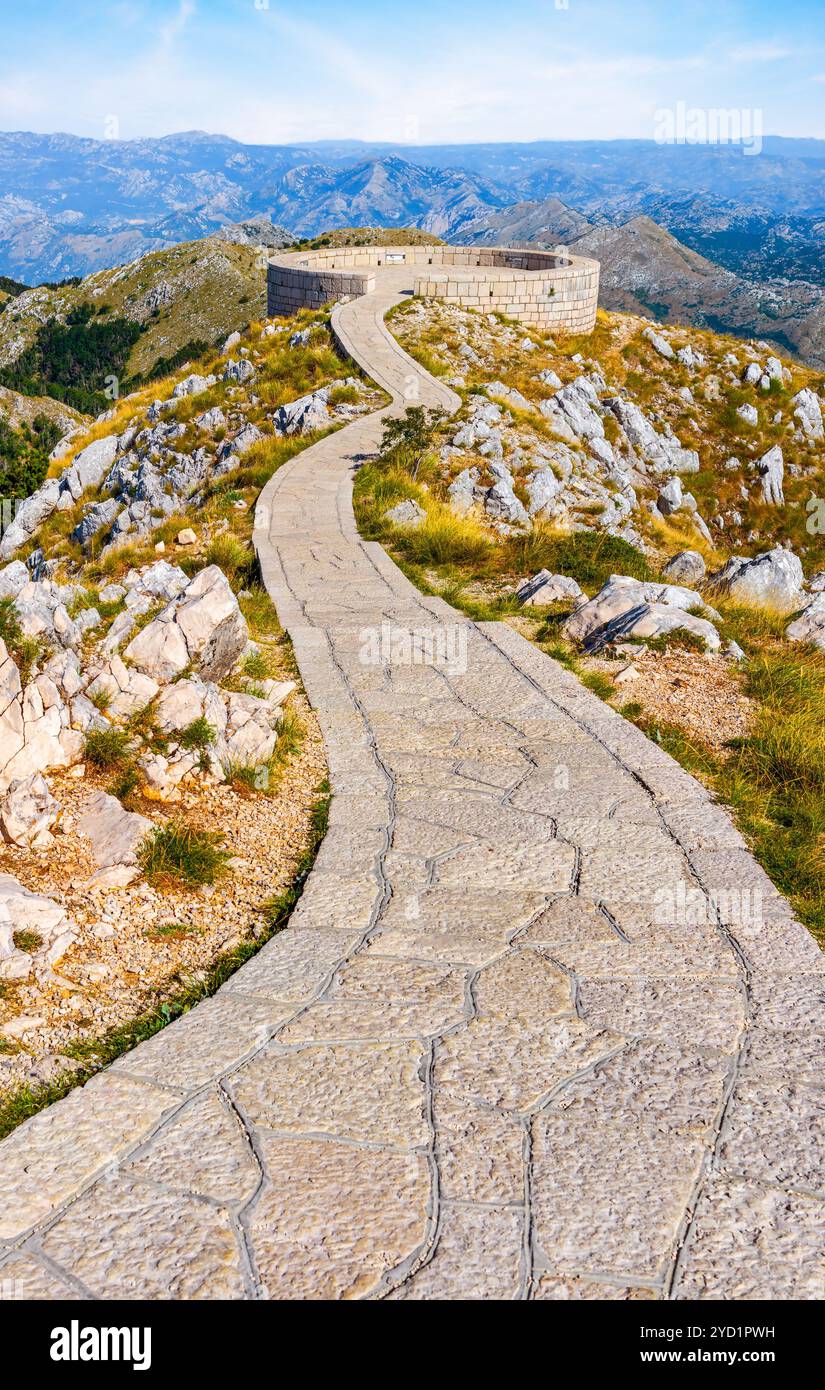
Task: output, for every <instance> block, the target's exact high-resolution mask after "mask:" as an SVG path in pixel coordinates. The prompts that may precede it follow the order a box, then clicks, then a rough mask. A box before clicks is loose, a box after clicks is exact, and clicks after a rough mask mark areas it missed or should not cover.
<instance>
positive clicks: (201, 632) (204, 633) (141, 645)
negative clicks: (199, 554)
mask: <svg viewBox="0 0 825 1390" xmlns="http://www.w3.org/2000/svg"><path fill="white" fill-rule="evenodd" d="M248 640H249V632H248V629H247V626H246V622H245V620H244V617H243V615H242V613H241V611H240V609H239V607H238V600H237V599H236V598H235V595H234V594H233V592H232V590H231V588H230V586H229V583H228V581H227V579H226V577H225V576H224V575H223V573H222V572H221V570H219V569H218V567H217V565H210V566H208V568H207V569H204V570H201V571H200V573H199V574H198V575H196V576H195V578H194V579H193V580H191V581H190V582H189V583H188V584H187V586H186V588H185V589H184V590H182V592H181V593H180V594H179V596H178V597H176V598H174V599H173V600H172V601H171V602H170V603H169V604H167V606H166V608H164V609H163V611H162V612H161V613H159V614H158V616H157V618H155V619H153V621H152V622H151V623H149V624H148V625H147V626H146V627H145V628H143V630H142V631H141V632H139V633H138V635H137V636H136V637H134V638H132V641H131V642H130V643H129V645H128V646H127V647H126V649H125V651H124V657H125V658H126V659H127V660H128V661H129V662H130V663H131V664H132V665H133V666H134V667H135V668H136V670H138V671H140V672H142V673H143V674H144V675H147V676H151V677H152V679H153V680H156V681H158V682H159V683H161V684H162V683H164V682H166V681H171V680H174V679H175V678H176V677H177V676H180V675H181V674H182V672H183V671H185V670H186V669H187V668H188V667H192V668H193V669H194V670H195V671H196V672H197V673H198V675H200V676H202V677H203V679H205V680H220V679H221V677H222V676H225V675H226V674H227V672H229V671H230V670H231V669H232V667H233V666H234V664H235V662H236V661H237V660H238V657H239V656H240V655H241V653H242V652H243V650H244V648H245V647H246V644H247V642H248Z"/></svg>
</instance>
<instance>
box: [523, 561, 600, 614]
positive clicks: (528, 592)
mask: <svg viewBox="0 0 825 1390" xmlns="http://www.w3.org/2000/svg"><path fill="white" fill-rule="evenodd" d="M516 598H517V599H518V601H519V603H521V604H522V605H523V606H524V607H525V608H541V607H544V606H546V605H547V604H550V603H558V602H559V601H562V600H563V601H565V602H566V601H568V600H571V601H572V602H573V603H581V602H586V595H585V594H584V592H583V591H582V589H581V588H580V587H579V585H578V584H577V583H576V581H575V579H569V578H568V577H567V575H565V574H552V573H551V572H550V570H539V572H538V574H534V575H533V578H532V579H525V580H523V581H522V583H521V584H519V586H518V588H517V589H516Z"/></svg>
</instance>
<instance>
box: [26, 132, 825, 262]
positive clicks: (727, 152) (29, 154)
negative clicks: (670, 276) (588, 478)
mask: <svg viewBox="0 0 825 1390" xmlns="http://www.w3.org/2000/svg"><path fill="white" fill-rule="evenodd" d="M548 199H559V200H560V201H562V202H563V203H564V204H566V205H567V206H568V207H570V208H572V209H575V211H576V212H577V213H578V214H580V215H581V216H582V217H584V218H585V219H586V220H587V221H588V222H589V223H593V224H596V225H599V224H603V223H604V224H608V225H613V226H616V225H621V224H623V223H626V222H628V221H629V220H631V219H633V218H634V217H638V216H646V217H650V218H652V219H653V220H654V221H655V222H657V223H658V224H659V225H660V226H662V227H664V228H665V229H666V230H668V231H670V232H671V233H672V234H673V235H674V236H675V237H677V238H678V239H679V240H680V241H683V242H684V243H685V245H687V246H688V247H690V248H691V249H692V250H695V251H698V252H699V253H700V254H702V255H705V256H707V257H709V258H711V259H712V260H714V261H716V262H717V263H719V264H721V265H723V266H725V267H726V268H727V269H729V270H733V271H735V272H736V273H737V274H738V275H742V276H744V277H745V278H750V279H754V280H761V279H765V278H777V277H778V278H787V279H807V280H810V281H811V282H812V283H814V284H820V285H825V237H824V236H823V230H825V141H817V140H786V139H780V138H778V137H768V138H766V139H765V141H764V147H763V149H762V152H761V153H760V154H759V155H758V156H751V157H748V156H747V155H746V154H745V153H744V152H743V150H742V149H741V148H738V147H734V146H728V147H724V146H670V145H659V144H657V143H655V142H654V141H627V140H621V141H582V142H564V141H560V142H552V141H548V142H538V143H534V144H528V145H517V144H490V145H435V146H411V145H402V146H398V147H394V146H390V145H367V144H361V143H358V142H355V141H343V142H337V143H336V142H330V141H325V142H320V143H314V144H306V145H244V144H241V143H239V142H238V141H236V140H231V139H229V138H228V137H226V136H222V135H207V134H204V133H203V132H199V131H194V132H185V133H182V134H177V135H170V136H166V137H164V138H162V139H152V140H148V139H147V140H130V141H112V140H103V141H98V140H90V139H81V138H79V137H77V136H73V135H65V134H56V135H36V134H31V133H27V132H8V133H0V275H3V274H5V275H8V276H10V277H13V278H15V279H19V280H23V281H25V282H26V283H28V284H32V283H38V282H41V281H44V280H56V279H62V278H65V277H68V276H74V275H86V274H89V273H91V272H92V271H95V270H99V269H102V268H105V267H108V266H111V265H115V264H118V263H122V262H124V261H127V260H131V259H135V258H136V257H137V256H140V255H142V254H144V253H145V252H146V251H152V250H157V249H159V248H161V247H164V246H170V245H172V244H174V243H176V242H180V241H185V240H194V239H196V238H200V237H204V236H208V235H209V234H210V233H211V232H214V231H217V230H218V229H219V228H220V227H222V226H224V225H226V224H229V223H234V222H238V221H242V220H244V219H248V218H252V217H255V216H258V215H261V214H264V215H265V216H267V217H271V218H272V219H273V221H275V222H278V223H281V224H283V225H284V226H285V227H286V228H287V229H288V230H289V231H290V232H291V233H293V234H294V235H296V236H316V235H318V233H320V232H322V231H324V230H326V229H328V228H332V227H340V226H352V225H370V224H378V225H382V226H396V227H397V226H405V225H411V226H420V227H422V228H424V229H425V230H427V231H430V232H434V233H436V234H437V235H439V236H443V237H445V238H448V239H450V240H453V239H457V238H459V237H463V236H464V235H465V232H466V229H467V228H468V227H470V226H471V225H475V226H477V225H478V223H479V222H480V221H483V220H484V219H485V218H488V217H494V216H495V215H496V214H497V213H498V212H500V211H501V210H502V209H505V208H508V207H510V206H512V205H513V204H517V203H522V202H529V203H536V204H543V203H546V202H547V200H548Z"/></svg>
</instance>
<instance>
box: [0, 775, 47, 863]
mask: <svg viewBox="0 0 825 1390" xmlns="http://www.w3.org/2000/svg"><path fill="white" fill-rule="evenodd" d="M59 814H60V806H59V805H58V803H57V801H56V800H55V798H54V797H53V796H52V794H51V792H50V791H49V784H48V782H47V781H46V779H45V777H43V775H42V774H41V773H39V772H34V773H32V774H31V775H30V776H29V777H25V778H22V779H19V780H17V781H15V782H12V784H11V786H10V787H9V789H8V791H7V792H6V794H5V796H4V797H3V800H2V802H1V803H0V830H2V832H3V838H4V839H5V840H7V841H8V842H9V844H12V845H18V846H19V847H20V848H21V849H46V848H47V847H48V846H49V845H50V844H52V843H53V838H54V837H53V836H52V833H51V831H52V827H53V826H54V825H55V823H56V821H57V818H58V816H59Z"/></svg>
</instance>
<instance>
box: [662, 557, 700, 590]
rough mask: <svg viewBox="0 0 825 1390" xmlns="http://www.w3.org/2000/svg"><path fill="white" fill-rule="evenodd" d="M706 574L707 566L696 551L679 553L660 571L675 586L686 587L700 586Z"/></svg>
mask: <svg viewBox="0 0 825 1390" xmlns="http://www.w3.org/2000/svg"><path fill="white" fill-rule="evenodd" d="M706 573H707V566H706V564H705V561H704V559H703V557H702V556H701V555H700V554H699V552H698V550H682V551H680V552H679V554H678V555H674V556H673V559H672V560H668V562H667V564H666V565H665V566H664V568H663V569H662V574H664V575H666V577H667V578H668V579H670V580H672V581H673V582H674V583H675V584H686V585H687V586H688V587H691V586H693V585H696V584H701V583H702V580H703V579H704V578H705V575H706Z"/></svg>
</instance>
